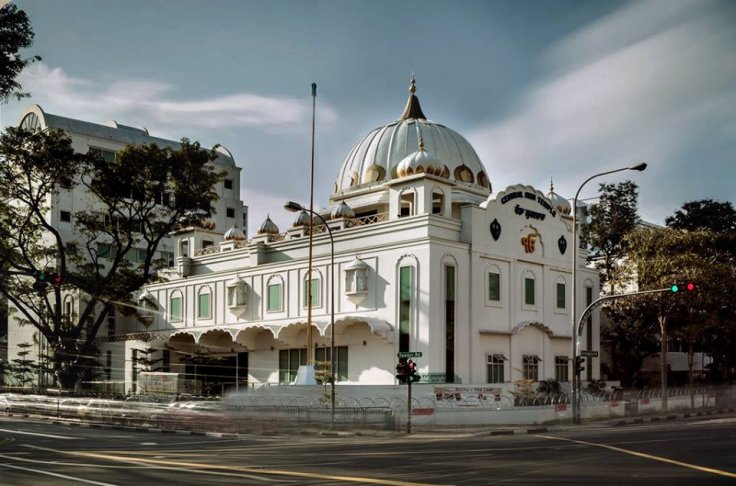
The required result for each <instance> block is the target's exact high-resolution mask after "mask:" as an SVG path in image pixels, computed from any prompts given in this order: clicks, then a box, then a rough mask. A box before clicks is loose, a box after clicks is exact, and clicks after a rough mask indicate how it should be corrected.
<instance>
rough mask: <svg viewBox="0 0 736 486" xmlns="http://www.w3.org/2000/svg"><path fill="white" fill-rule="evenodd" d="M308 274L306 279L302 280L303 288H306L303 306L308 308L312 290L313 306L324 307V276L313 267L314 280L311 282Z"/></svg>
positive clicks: (303, 295)
mask: <svg viewBox="0 0 736 486" xmlns="http://www.w3.org/2000/svg"><path fill="white" fill-rule="evenodd" d="M307 278H308V277H307V275H305V276H304V281H303V282H302V284H303V285H302V288H303V289H304V292H303V293H302V298H303V301H302V302H303V306H304V307H305V308H306V307H307V305H308V302H309V293H308V292H310V291H311V293H312V308H315V307H322V276H321V275H320V273H319V272H318V271H316V270H314V269H312V281H311V282H309V281H308V280H307Z"/></svg>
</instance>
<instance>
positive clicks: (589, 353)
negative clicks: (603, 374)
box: [580, 349, 598, 358]
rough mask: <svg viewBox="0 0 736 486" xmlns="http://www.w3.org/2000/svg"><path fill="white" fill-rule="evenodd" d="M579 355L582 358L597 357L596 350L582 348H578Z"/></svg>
mask: <svg viewBox="0 0 736 486" xmlns="http://www.w3.org/2000/svg"><path fill="white" fill-rule="evenodd" d="M580 356H582V357H583V358H597V357H598V351H586V350H584V349H582V350H580Z"/></svg>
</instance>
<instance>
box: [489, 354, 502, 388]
mask: <svg viewBox="0 0 736 486" xmlns="http://www.w3.org/2000/svg"><path fill="white" fill-rule="evenodd" d="M504 361H506V357H505V356H504V355H503V354H489V355H488V357H487V362H486V382H487V383H503V382H504Z"/></svg>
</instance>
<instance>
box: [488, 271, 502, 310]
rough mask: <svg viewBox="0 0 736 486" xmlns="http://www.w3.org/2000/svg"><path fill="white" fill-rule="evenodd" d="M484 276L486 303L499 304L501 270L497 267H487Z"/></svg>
mask: <svg viewBox="0 0 736 486" xmlns="http://www.w3.org/2000/svg"><path fill="white" fill-rule="evenodd" d="M486 275H487V276H488V277H487V278H486V302H487V303H489V304H500V303H501V269H500V268H498V265H489V266H488V270H487V273H486Z"/></svg>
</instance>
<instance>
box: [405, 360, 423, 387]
mask: <svg viewBox="0 0 736 486" xmlns="http://www.w3.org/2000/svg"><path fill="white" fill-rule="evenodd" d="M406 364H407V366H408V372H407V374H408V377H409V383H416V382H418V381H419V380H421V379H422V377H421V376H419V375H418V374H417V364H416V363H415V362H414V361H412V360H409V361H408V362H407V363H406Z"/></svg>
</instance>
